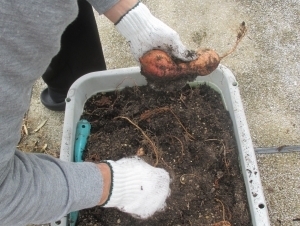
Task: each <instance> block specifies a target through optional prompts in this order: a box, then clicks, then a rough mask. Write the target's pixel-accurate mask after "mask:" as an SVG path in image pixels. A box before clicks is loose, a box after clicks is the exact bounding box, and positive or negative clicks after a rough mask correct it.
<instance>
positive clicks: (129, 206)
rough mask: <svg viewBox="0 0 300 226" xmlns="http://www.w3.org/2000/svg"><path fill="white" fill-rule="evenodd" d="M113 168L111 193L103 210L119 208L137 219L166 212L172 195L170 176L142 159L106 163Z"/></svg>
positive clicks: (126, 159)
mask: <svg viewBox="0 0 300 226" xmlns="http://www.w3.org/2000/svg"><path fill="white" fill-rule="evenodd" d="M106 163H107V164H108V165H109V166H110V167H111V172H112V184H111V193H110V196H109V198H108V200H107V201H106V203H105V204H103V205H102V206H103V207H116V208H118V209H119V210H120V211H122V212H126V213H129V214H131V215H132V216H134V217H137V218H142V219H145V218H148V217H150V216H152V215H153V214H154V213H155V212H156V211H162V210H164V208H165V205H166V204H165V201H166V199H167V197H168V196H169V194H170V177H169V174H168V173H167V172H166V171H165V170H164V169H161V168H155V167H153V166H151V165H149V164H147V163H146V162H145V161H143V160H142V159H141V158H139V157H132V158H123V159H120V160H118V161H116V162H114V161H110V160H109V161H106Z"/></svg>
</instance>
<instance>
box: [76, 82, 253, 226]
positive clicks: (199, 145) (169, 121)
mask: <svg viewBox="0 0 300 226" xmlns="http://www.w3.org/2000/svg"><path fill="white" fill-rule="evenodd" d="M82 118H84V119H87V120H88V121H89V122H90V123H91V125H92V131H91V135H90V137H89V142H88V145H87V151H86V154H85V161H93V162H99V161H101V160H107V159H110V160H118V159H120V158H123V157H127V156H132V155H136V154H138V155H139V156H141V157H142V158H144V159H145V160H146V161H147V162H148V163H149V164H152V165H155V164H156V162H157V163H158V164H157V167H162V168H164V169H166V170H167V171H168V172H169V173H170V176H171V177H172V184H171V195H170V197H169V198H168V199H167V208H166V210H165V211H164V212H160V213H157V214H155V215H154V216H153V217H152V218H150V219H147V220H139V219H135V218H133V217H131V216H130V215H128V214H125V213H122V212H120V211H119V210H117V209H111V208H107V209H106V208H101V207H95V208H91V209H87V210H82V211H80V213H79V222H78V225H80V226H83V225H84V226H86V225H105V226H106V225H107V226H108V225H122V226H129V225H130V226H134V225H143V226H144V225H147V226H151V225H153V226H157V225H172V226H173V225H175V226H177V225H200V226H201V225H215V226H218V225H226V226H228V225H241V226H247V225H251V218H250V213H249V210H248V201H247V197H246V190H245V186H244V181H243V178H242V175H241V172H240V168H239V163H238V150H237V146H236V142H235V137H234V133H233V128H232V121H231V119H230V116H229V113H228V112H227V111H226V110H225V108H224V105H223V103H222V99H221V96H220V95H219V94H218V93H217V92H215V91H214V90H212V89H211V88H209V87H208V86H206V85H202V86H200V87H198V88H193V89H192V88H190V87H189V86H185V87H184V88H182V89H181V90H179V91H176V92H162V91H154V90H153V89H151V88H150V87H149V86H143V87H134V88H126V89H124V90H122V91H121V92H112V93H107V94H100V93H99V94H97V95H95V96H93V97H91V98H90V99H89V100H88V101H87V103H86V105H85V110H84V113H83V115H82ZM129 120H131V121H129ZM137 126H138V127H139V128H140V129H141V130H143V132H144V133H145V135H146V136H147V137H148V138H146V137H145V135H143V134H142V132H141V130H140V129H138V127H137ZM149 139H150V140H151V141H152V142H153V144H154V145H155V146H153V145H151V144H150V141H149ZM156 148H157V149H156ZM156 152H157V153H156Z"/></svg>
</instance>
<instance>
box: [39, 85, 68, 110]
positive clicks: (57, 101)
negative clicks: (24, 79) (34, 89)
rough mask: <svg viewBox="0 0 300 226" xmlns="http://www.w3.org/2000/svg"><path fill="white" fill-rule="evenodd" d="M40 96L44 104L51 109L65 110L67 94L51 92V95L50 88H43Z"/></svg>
mask: <svg viewBox="0 0 300 226" xmlns="http://www.w3.org/2000/svg"><path fill="white" fill-rule="evenodd" d="M40 98H41V102H42V104H43V105H44V106H45V107H46V108H48V109H49V110H52V111H64V110H65V108H66V102H65V98H66V96H65V95H63V94H59V93H55V92H51V95H50V93H49V89H48V88H46V89H44V90H43V92H42V93H41V96H40Z"/></svg>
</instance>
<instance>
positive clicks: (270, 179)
mask: <svg viewBox="0 0 300 226" xmlns="http://www.w3.org/2000/svg"><path fill="white" fill-rule="evenodd" d="M142 2H144V3H146V4H147V5H148V7H149V8H150V9H151V11H152V12H153V14H154V15H155V16H157V17H158V18H160V19H161V20H162V21H164V22H165V23H167V24H168V25H169V26H171V27H172V28H173V29H174V30H176V31H177V32H178V33H179V35H180V37H181V39H182V41H183V43H184V44H185V45H187V46H188V47H189V48H190V49H194V50H196V49H198V48H204V47H205V48H206V47H209V48H213V49H215V50H216V51H217V52H218V53H219V54H220V55H222V53H224V52H226V51H227V50H229V49H230V48H231V47H232V45H233V43H234V42H235V38H236V32H237V29H238V27H239V24H240V23H241V22H242V21H245V22H246V26H247V27H248V33H247V35H246V37H245V38H244V39H243V40H242V42H241V43H240V44H239V46H238V48H237V50H236V51H235V52H234V53H233V54H232V55H230V56H228V57H227V58H225V59H224V60H223V61H222V64H224V65H226V66H227V67H228V68H230V69H231V70H232V72H233V73H234V75H235V76H236V78H237V80H238V82H239V88H240V92H241V96H242V100H243V104H244V108H245V113H246V117H247V121H248V125H249V128H250V132H251V135H252V139H253V144H254V146H255V147H279V146H282V145H299V144H300V123H299V122H300V114H299V112H300V100H299V97H300V89H299V88H298V87H299V85H300V76H299V75H300V51H299V49H300V26H299V25H300V1H298V0H285V1H279V0H276V1H267V0H263V1H260V0H201V1H200V0H189V1H184V0H165V1H159V0H144V1H142ZM96 18H97V23H98V25H99V34H100V37H101V40H102V44H103V49H104V54H105V58H106V62H107V65H108V68H109V69H113V68H125V67H130V66H137V65H138V64H137V63H136V62H135V61H134V59H133V57H132V56H131V53H130V50H129V47H128V45H127V43H126V41H125V40H124V38H123V37H122V36H120V35H119V34H118V33H117V31H116V30H115V29H114V27H113V25H112V24H111V23H110V22H109V21H108V20H107V19H106V18H105V17H103V16H99V15H97V13H96ZM44 87H45V85H44V84H43V82H42V81H41V80H39V81H37V83H36V85H35V87H34V90H33V96H32V102H31V107H30V111H29V115H28V121H27V125H28V127H30V128H29V132H31V131H33V130H34V129H35V128H36V127H37V126H38V125H39V124H40V123H41V122H43V120H45V119H48V121H47V123H46V124H45V126H44V127H42V128H41V129H40V131H39V132H37V133H34V134H32V133H31V134H30V135H29V136H30V139H27V140H26V142H25V143H26V145H25V144H22V147H24V145H25V146H26V147H27V148H28V147H29V148H30V147H35V149H36V151H39V150H42V147H44V145H45V144H47V145H48V146H47V148H46V150H45V152H46V153H49V154H53V155H57V154H58V152H57V151H58V150H59V145H60V139H61V134H62V133H61V132H62V126H63V113H55V112H51V111H49V110H47V109H45V108H44V107H43V106H42V104H41V103H40V100H39V94H40V92H41V90H42V89H43V88H44ZM36 141H39V143H38V144H36ZM257 159H258V164H259V168H260V171H261V176H262V183H263V186H264V192H265V196H266V199H267V203H268V209H269V214H270V219H271V225H285V226H296V225H300V221H299V218H300V201H299V200H300V169H299V163H300V153H299V152H296V153H285V154H259V155H257ZM297 219H298V221H297Z"/></svg>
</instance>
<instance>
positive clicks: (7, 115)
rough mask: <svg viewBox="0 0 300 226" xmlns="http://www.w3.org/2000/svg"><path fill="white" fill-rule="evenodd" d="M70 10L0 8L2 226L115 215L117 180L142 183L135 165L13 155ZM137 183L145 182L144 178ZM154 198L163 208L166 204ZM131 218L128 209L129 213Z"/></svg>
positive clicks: (0, 4) (107, 3) (25, 5)
mask: <svg viewBox="0 0 300 226" xmlns="http://www.w3.org/2000/svg"><path fill="white" fill-rule="evenodd" d="M98 2H100V3H101V4H102V10H103V12H105V11H107V10H108V9H110V8H111V7H112V6H113V5H114V4H115V3H116V2H117V1H116V0H98ZM100 3H99V4H100ZM76 7H77V1H76V0H66V1H61V0H53V1H51V2H49V1H39V2H34V4H33V2H31V1H25V2H24V1H21V0H20V1H12V2H11V1H10V2H6V1H0V11H1V13H0V30H1V35H0V36H1V37H0V156H1V158H0V209H1V211H0V222H1V223H0V224H2V225H14V226H18V225H20V226H24V225H26V224H29V223H34V224H43V223H49V222H53V221H56V220H59V219H61V218H62V217H64V216H65V215H66V214H68V213H69V212H72V211H77V210H80V209H85V208H90V207H94V206H96V205H99V204H102V205H103V204H105V205H104V207H116V208H118V204H122V205H123V204H124V201H122V199H121V198H122V196H120V195H118V194H123V190H122V187H123V185H122V183H123V182H124V177H125V178H126V177H127V176H132V175H137V177H138V179H137V180H134V181H137V183H138V185H140V182H141V180H139V178H140V177H143V176H141V174H139V173H140V172H143V171H142V170H138V173H137V174H136V173H135V170H136V168H135V167H137V166H139V165H140V164H134V166H133V168H134V169H135V170H130V171H126V170H123V168H125V169H127V168H128V167H127V164H126V162H127V161H129V162H132V161H131V160H127V161H125V165H123V164H121V163H120V162H108V163H102V164H104V165H96V164H94V163H88V162H83V163H73V162H64V161H61V160H60V159H57V158H54V157H52V156H49V155H45V154H33V153H24V152H21V151H19V150H17V149H16V146H17V144H18V142H19V140H20V130H21V126H22V121H23V117H24V114H25V112H26V111H27V110H28V108H29V104H30V98H31V91H32V86H33V84H34V82H35V81H36V80H37V79H38V78H39V77H40V76H41V75H42V74H43V73H44V71H45V70H46V68H47V67H48V65H49V63H50V61H51V59H52V58H53V56H55V55H56V54H57V53H58V51H59V48H60V39H61V35H62V33H63V31H64V29H65V28H66V27H67V25H68V24H70V23H71V22H72V21H73V20H74V19H75V17H76V12H77V11H76ZM105 9H107V10H105ZM136 161H138V162H140V161H139V160H136ZM122 162H124V161H122ZM108 166H109V167H110V168H108ZM143 166H144V165H143ZM145 168H146V169H147V170H146V172H149V170H148V169H149V167H148V165H146V166H145ZM150 169H151V170H152V168H150ZM112 170H113V171H112ZM162 172H163V175H164V177H163V178H166V180H164V183H163V187H164V188H165V190H166V191H167V193H168V189H169V181H168V179H169V175H168V174H166V172H165V171H162ZM120 175H122V176H121V177H120ZM144 178H145V177H144ZM155 178H157V177H155ZM158 178H160V177H158ZM109 179H110V181H109ZM106 180H108V181H107V182H106ZM142 181H143V180H142ZM144 181H146V182H147V181H148V182H149V179H148V177H147V178H146V180H144ZM112 183H113V184H114V189H112V186H111V184H112ZM143 183H144V182H143ZM150 183H151V182H150ZM152 183H155V182H152ZM126 184H128V183H126ZM127 195H128V196H129V197H130V198H135V197H136V196H135V194H133V193H130V189H129V192H127ZM157 197H159V196H157ZM160 199H161V202H162V203H164V201H165V199H166V197H161V198H160ZM142 203H143V202H142ZM125 204H126V203H125ZM134 211H135V210H133V212H132V209H128V212H129V213H134ZM154 211H156V209H154ZM143 216H145V215H143ZM147 216H148V215H147Z"/></svg>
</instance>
